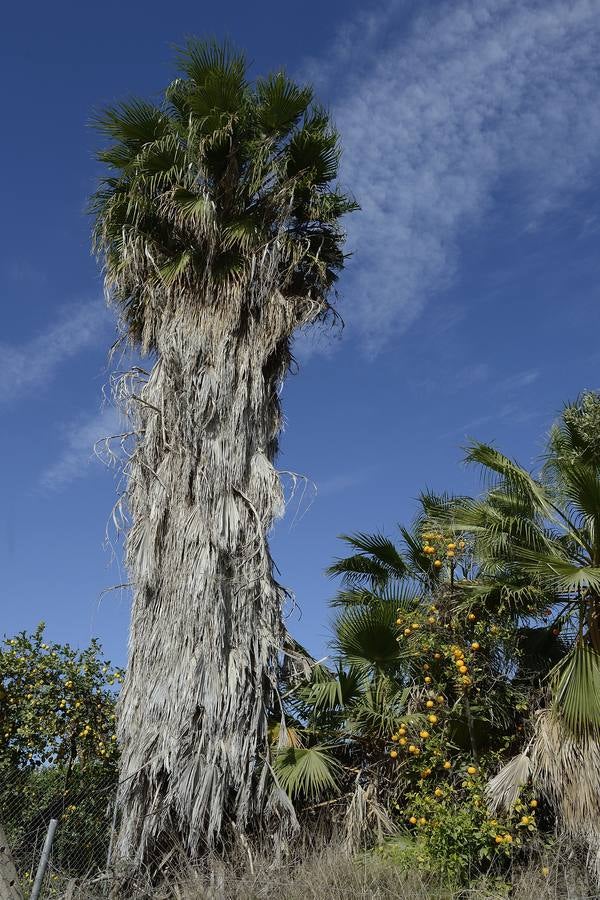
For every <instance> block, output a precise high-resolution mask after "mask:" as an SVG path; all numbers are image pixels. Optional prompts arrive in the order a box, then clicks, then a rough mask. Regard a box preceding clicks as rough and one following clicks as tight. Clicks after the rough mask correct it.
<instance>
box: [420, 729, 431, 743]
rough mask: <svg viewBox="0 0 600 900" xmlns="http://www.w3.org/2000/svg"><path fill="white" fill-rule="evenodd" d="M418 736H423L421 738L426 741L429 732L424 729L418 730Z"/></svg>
mask: <svg viewBox="0 0 600 900" xmlns="http://www.w3.org/2000/svg"><path fill="white" fill-rule="evenodd" d="M419 737H420V738H423V740H424V741H426V740H427V738H428V737H429V732H428V731H425V730H423V731H420V732H419Z"/></svg>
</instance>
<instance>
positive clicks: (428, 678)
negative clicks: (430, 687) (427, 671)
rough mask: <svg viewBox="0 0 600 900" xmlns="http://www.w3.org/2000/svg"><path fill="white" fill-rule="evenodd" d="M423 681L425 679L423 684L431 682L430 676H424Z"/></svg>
mask: <svg viewBox="0 0 600 900" xmlns="http://www.w3.org/2000/svg"><path fill="white" fill-rule="evenodd" d="M424 681H425V684H431V678H430V677H429V675H426V676H425V678H424Z"/></svg>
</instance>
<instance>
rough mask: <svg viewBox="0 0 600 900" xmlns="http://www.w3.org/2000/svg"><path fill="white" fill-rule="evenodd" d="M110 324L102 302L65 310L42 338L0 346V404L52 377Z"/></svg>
mask: <svg viewBox="0 0 600 900" xmlns="http://www.w3.org/2000/svg"><path fill="white" fill-rule="evenodd" d="M108 321H109V315H108V313H107V311H106V310H105V308H104V305H103V304H102V303H101V302H95V303H86V304H80V305H77V306H69V307H64V308H63V309H62V310H61V312H60V314H59V316H58V318H57V319H56V320H55V321H54V322H53V323H52V324H51V325H50V326H49V327H48V328H47V329H46V330H45V331H44V332H42V333H41V334H39V335H37V336H36V337H33V338H29V339H28V340H26V341H23V342H22V343H20V344H6V343H0V403H9V402H11V401H12V400H14V399H16V398H17V397H19V396H21V395H22V394H23V393H26V392H27V391H30V390H34V389H35V388H37V387H39V386H40V385H42V384H44V383H46V382H47V381H48V380H49V379H50V378H52V377H53V375H54V374H55V372H56V370H57V369H58V367H59V366H60V365H61V364H62V363H63V362H65V361H66V360H68V359H70V358H72V357H74V356H76V355H77V354H78V353H80V352H81V351H82V350H83V349H84V348H85V347H88V346H90V345H91V344H92V343H94V342H96V341H97V340H98V331H99V329H101V328H103V327H104V326H105V325H106V324H107V323H108Z"/></svg>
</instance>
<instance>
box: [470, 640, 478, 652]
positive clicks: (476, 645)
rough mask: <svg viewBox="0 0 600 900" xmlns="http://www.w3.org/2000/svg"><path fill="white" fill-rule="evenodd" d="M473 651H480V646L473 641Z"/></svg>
mask: <svg viewBox="0 0 600 900" xmlns="http://www.w3.org/2000/svg"><path fill="white" fill-rule="evenodd" d="M471 650H479V644H478V643H477V641H473V643H472V644H471Z"/></svg>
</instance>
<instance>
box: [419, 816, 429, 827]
mask: <svg viewBox="0 0 600 900" xmlns="http://www.w3.org/2000/svg"><path fill="white" fill-rule="evenodd" d="M419 825H427V819H426V818H425V816H421V818H420V819H419Z"/></svg>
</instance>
